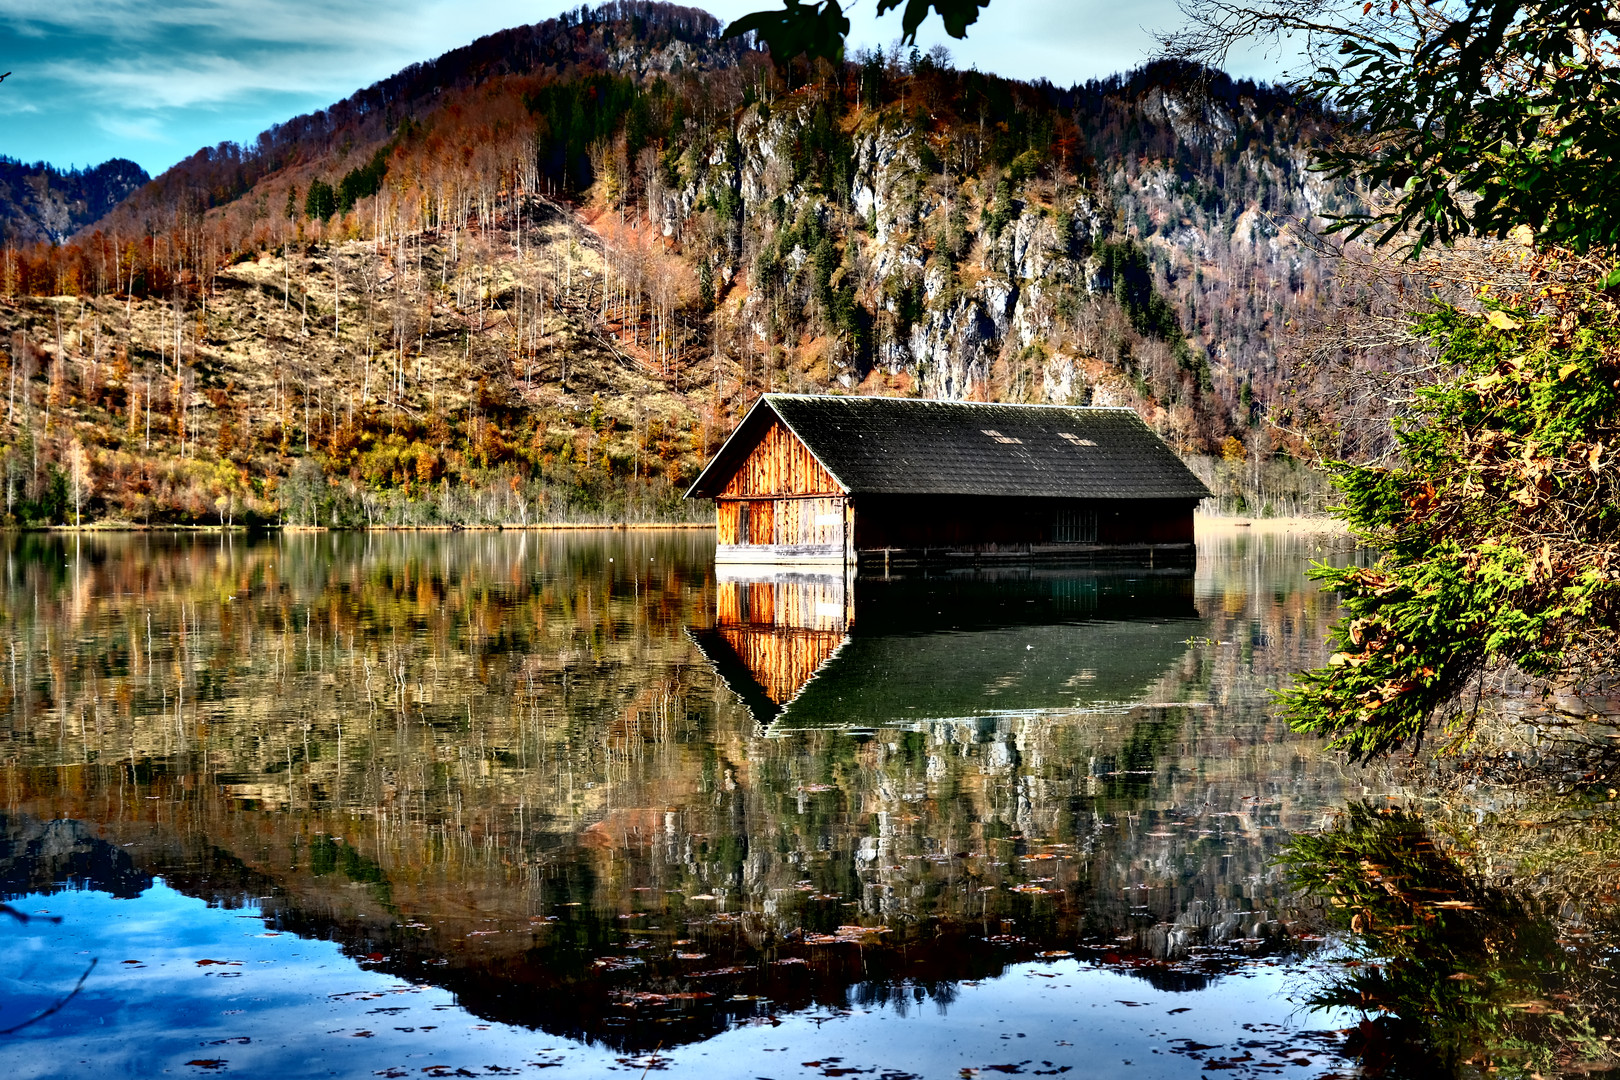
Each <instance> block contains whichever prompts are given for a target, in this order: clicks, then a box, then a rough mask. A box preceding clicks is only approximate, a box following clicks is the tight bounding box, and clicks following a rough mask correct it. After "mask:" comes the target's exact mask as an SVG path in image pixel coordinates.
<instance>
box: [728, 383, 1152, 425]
mask: <svg viewBox="0 0 1620 1080" xmlns="http://www.w3.org/2000/svg"><path fill="white" fill-rule="evenodd" d="M760 397H763V398H793V399H796V400H799V401H900V402H909V403H911V404H914V405H963V406H974V407H984V406H989V407H991V408H996V409H1085V410H1086V411H1088V412H1128V413H1133V414H1135V415H1138V416H1139V415H1141V414H1140V413H1137V412H1136V410H1135V409H1133V408H1131V407H1130V406H1129V405H1058V404H1055V403H1052V402H1040V401H963V400H961V399H959V398H903V397H885V396H884V395H882V394H789V393H785V392H781V391H774V390H773V391H771V392H770V393H768V394H761V395H760ZM1144 423H1145V421H1144Z"/></svg>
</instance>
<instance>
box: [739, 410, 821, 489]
mask: <svg viewBox="0 0 1620 1080" xmlns="http://www.w3.org/2000/svg"><path fill="white" fill-rule="evenodd" d="M842 494H844V489H843V488H842V487H840V486H839V484H838V481H836V480H834V479H833V478H832V474H831V473H829V472H828V471H827V470H826V469H823V468H822V467H821V464H820V462H818V461H816V459H815V458H814V457H812V456H811V454H810V449H809V447H807V446H805V445H804V443H802V442H800V441H799V439H798V437H797V436H795V435H794V434H793V433H792V432H791V431H789V430H788V429H787V427H786V426H785V425H783V423H782V422H781V421H780V420H772V421H771V426H770V427H768V428H766V429H765V435H764V437H762V438H761V439H760V440H759V442H758V443H757V444H755V446H754V449H753V450H751V451H749V453H748V457H747V458H745V459H744V460H743V463H742V465H740V466H739V467H738V468H737V471H736V472H734V473H732V474H731V479H730V480H728V481H726V486H725V490H723V491H721V492H720V494H719V496H718V497H719V498H721V499H740V498H749V497H754V498H758V497H760V496H765V497H771V496H780V495H842Z"/></svg>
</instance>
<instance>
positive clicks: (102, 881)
mask: <svg viewBox="0 0 1620 1080" xmlns="http://www.w3.org/2000/svg"><path fill="white" fill-rule="evenodd" d="M151 884H152V877H151V875H150V874H143V873H141V872H140V871H138V870H137V869H136V868H135V864H134V863H133V862H132V861H131V860H130V857H129V853H128V852H126V851H124V850H123V849H122V848H118V847H114V846H113V845H112V844H109V843H107V841H105V840H103V839H101V838H100V837H98V836H97V835H96V834H95V833H93V832H91V831H90V829H88V828H87V827H86V826H85V824H84V823H83V822H82V821H72V820H51V821H40V820H38V819H37V818H33V817H29V816H28V815H27V814H7V813H3V812H0V900H11V899H15V898H16V897H18V896H21V895H24V894H25V893H53V892H56V891H58V890H60V889H99V890H101V891H102V892H107V893H111V894H112V895H114V896H122V897H132V896H139V895H140V894H141V893H142V892H144V891H145V890H146V889H147V888H149V887H150V886H151Z"/></svg>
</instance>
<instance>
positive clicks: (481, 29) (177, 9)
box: [0, 0, 1278, 174]
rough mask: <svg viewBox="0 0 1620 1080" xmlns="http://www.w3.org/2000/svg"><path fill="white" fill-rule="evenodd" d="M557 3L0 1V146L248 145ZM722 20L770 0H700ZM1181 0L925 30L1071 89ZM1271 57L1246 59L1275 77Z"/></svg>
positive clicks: (1119, 61)
mask: <svg viewBox="0 0 1620 1080" xmlns="http://www.w3.org/2000/svg"><path fill="white" fill-rule="evenodd" d="M577 6H578V4H577V3H574V2H569V3H560V2H559V0H541V2H539V3H535V2H532V0H471V2H466V3H449V2H447V0H403V2H393V3H383V2H380V0H346V2H340V3H337V4H332V3H325V2H317V0H274V2H261V0H252V2H249V0H184V2H180V3H161V4H160V3H154V2H153V0H93V2H92V0H50V2H47V0H9V2H7V3H5V4H4V5H0V72H3V71H11V72H12V73H13V74H12V76H11V78H9V79H7V80H6V81H5V84H4V86H3V87H0V154H6V155H9V156H11V157H16V158H22V159H24V160H33V159H36V158H41V159H45V160H48V161H51V162H54V163H55V164H58V165H62V166H67V165H70V164H77V165H93V164H96V163H99V162H101V161H104V160H106V159H107V158H110V157H128V158H132V159H134V160H135V161H137V162H139V163H140V164H142V165H143V166H145V167H146V168H147V169H148V170H149V171H150V172H153V173H154V174H155V173H157V172H158V171H160V170H162V169H164V168H167V167H168V166H169V165H172V164H173V163H174V162H176V161H178V160H179V159H180V158H182V157H185V156H187V155H189V154H191V153H192V152H193V151H195V150H197V149H198V148H200V147H203V146H212V145H214V144H215V143H218V142H221V141H224V140H230V141H236V142H251V141H252V139H253V138H254V137H255V136H256V135H257V134H258V133H259V132H260V131H262V130H264V129H265V128H267V127H269V126H270V125H271V124H274V123H278V122H280V121H283V120H286V119H289V118H291V117H292V116H294V115H297V114H299V113H304V112H310V111H313V110H315V109H319V108H323V107H325V106H326V105H329V104H331V103H332V102H334V101H337V100H339V99H341V98H344V97H347V96H348V95H349V94H351V93H353V92H354V91H355V90H357V89H359V88H361V87H363V86H367V85H370V84H371V83H373V82H376V81H377V80H378V79H381V78H383V77H385V76H387V75H391V74H393V73H394V72H395V71H397V70H399V69H400V68H402V67H404V66H405V65H407V64H410V63H414V62H417V61H420V60H426V59H430V58H432V57H434V56H437V55H439V54H440V53H442V52H444V51H445V50H446V49H450V48H454V47H456V46H458V45H463V44H466V43H467V42H469V41H472V40H473V39H474V38H476V37H479V36H480V35H483V34H488V33H491V32H493V31H496V30H500V29H503V28H505V27H509V26H515V25H520V24H522V23H525V22H532V21H535V20H538V19H543V18H546V17H548V16H551V15H554V14H556V13H557V12H558V11H560V10H563V9H564V8H574V7H577ZM699 6H703V7H707V8H708V9H709V10H711V11H712V12H714V14H715V15H717V16H718V17H720V18H721V19H723V20H730V19H733V18H736V17H737V16H738V15H741V14H743V13H745V12H747V11H751V10H757V9H761V8H769V7H774V6H776V4H775V2H774V0H719V2H714V3H709V4H704V5H699ZM875 9H876V0H856V3H854V4H853V5H851V11H850V14H851V16H852V20H853V22H854V33H853V34H852V36H851V43H852V45H853V46H855V47H857V48H858V47H862V46H872V45H885V44H888V43H889V42H891V41H893V40H894V39H895V38H897V37H898V36H899V33H900V23H899V18H898V16H897V14H895V13H890V14H889V15H886V16H885V17H883V18H882V19H878V18H876V17H875V15H874V12H875ZM1177 17H1178V15H1177V9H1176V4H1175V2H1174V0H1142V2H1139V3H1135V4H1114V3H1107V2H1104V0H1084V2H1077V0H995V2H994V3H993V4H992V5H991V6H990V8H989V9H988V10H986V11H985V12H984V13H983V14H982V15H981V17H980V19H979V22H978V23H977V24H975V25H974V26H973V27H972V29H971V32H970V35H969V38H968V39H967V40H966V41H963V42H959V41H955V40H953V39H950V38H948V37H946V35H945V34H944V31H943V30H942V29H940V26H939V22H938V20H937V19H934V20H932V21H931V25H930V27H929V28H928V29H927V30H926V31H925V32H924V33H923V34H921V35H920V36H919V44H920V45H921V46H922V47H923V48H927V47H928V46H929V45H931V44H934V43H945V44H947V46H948V47H949V48H950V49H951V51H952V53H953V54H954V56H955V58H956V62H957V63H958V64H959V65H960V66H963V67H967V66H974V65H976V66H978V67H979V68H980V69H981V70H984V71H991V72H996V73H998V74H1002V75H1009V76H1014V77H1018V78H1028V79H1035V78H1042V77H1044V78H1047V79H1050V80H1051V81H1052V82H1054V83H1057V84H1060V85H1068V84H1070V83H1073V82H1079V81H1084V80H1085V79H1088V78H1094V77H1098V76H1103V75H1108V74H1112V73H1114V72H1117V71H1122V70H1125V69H1128V68H1131V67H1135V66H1137V65H1139V64H1141V63H1142V62H1143V61H1144V60H1145V59H1146V58H1147V57H1148V55H1149V54H1150V53H1151V51H1152V46H1153V40H1152V36H1151V33H1150V31H1151V30H1152V29H1154V28H1158V27H1163V26H1166V25H1170V24H1173V23H1174V22H1175V21H1176V20H1177ZM1277 67H1278V65H1277V63H1276V62H1275V60H1274V59H1272V58H1267V57H1263V56H1256V57H1252V58H1249V59H1245V60H1241V61H1239V62H1238V63H1236V64H1235V69H1236V70H1238V71H1239V72H1240V73H1243V74H1250V75H1260V76H1269V75H1272V74H1274V73H1275V71H1276V69H1277Z"/></svg>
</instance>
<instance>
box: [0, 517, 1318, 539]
mask: <svg viewBox="0 0 1620 1080" xmlns="http://www.w3.org/2000/svg"><path fill="white" fill-rule="evenodd" d="M713 528H714V522H712V521H647V522H620V523H612V522H576V521H553V522H544V523H536V524H529V525H518V524H507V525H369V526H365V527H363V528H356V529H333V528H329V527H328V526H325V525H265V526H257V527H254V526H247V525H224V526H222V525H138V524H133V523H130V522H96V523H93V524H89V525H41V526H34V527H29V528H24V527H18V526H7V527H0V532H3V533H27V532H36V533H74V534H77V533H128V532H153V533H159V532H166V533H250V532H260V533H274V532H281V533H327V532H353V533H454V532H577V531H590V530H596V531H598V532H636V531H641V532H647V531H662V532H669V531H680V530H700V529H711V530H712V529H713ZM1193 529H1194V534H1195V535H1208V536H1216V535H1234V534H1237V533H1240V532H1248V533H1267V534H1273V533H1334V534H1338V535H1344V534H1345V533H1346V532H1347V531H1348V530H1347V528H1346V526H1345V523H1344V522H1343V521H1341V520H1340V519H1338V518H1331V517H1275V518H1243V517H1214V516H1205V515H1197V516H1195V517H1194V518H1193Z"/></svg>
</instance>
